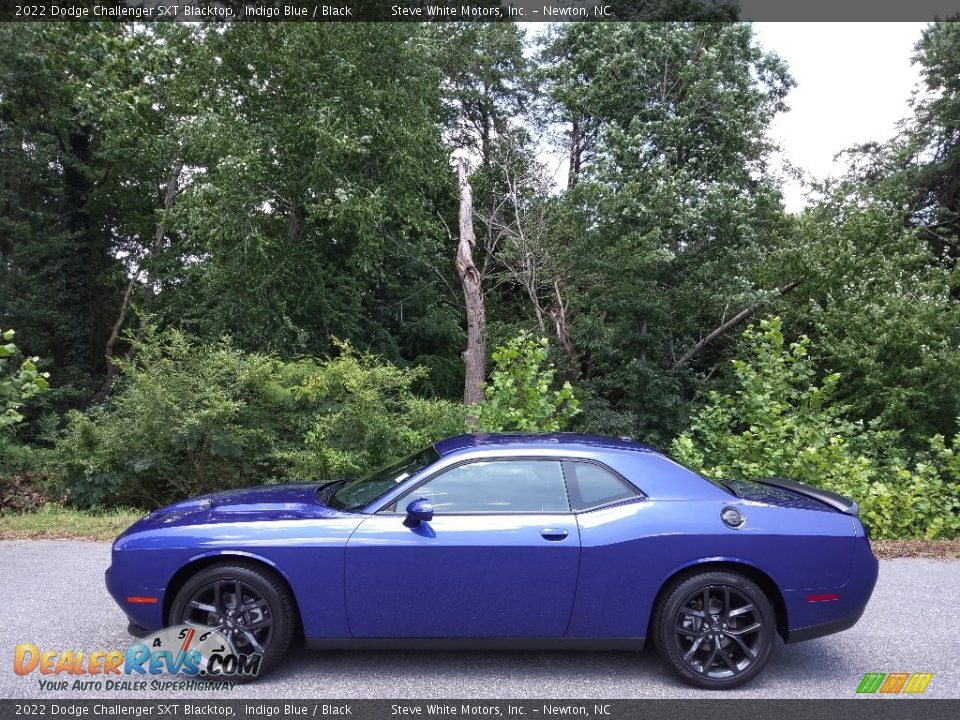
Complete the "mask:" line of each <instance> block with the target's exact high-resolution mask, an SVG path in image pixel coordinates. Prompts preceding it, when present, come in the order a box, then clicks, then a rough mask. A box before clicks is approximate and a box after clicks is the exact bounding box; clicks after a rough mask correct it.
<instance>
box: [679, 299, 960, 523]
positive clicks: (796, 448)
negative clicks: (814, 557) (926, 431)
mask: <svg viewBox="0 0 960 720" xmlns="http://www.w3.org/2000/svg"><path fill="white" fill-rule="evenodd" d="M744 338H745V340H746V342H747V345H748V346H749V347H750V351H751V353H752V358H751V359H750V360H749V361H746V360H735V361H734V363H733V369H734V378H735V383H736V386H737V387H738V389H737V390H736V391H735V393H733V394H732V395H731V394H721V393H718V392H715V391H714V392H711V393H710V394H709V396H708V398H707V402H706V404H705V406H704V407H702V408H701V409H700V410H699V412H697V413H696V414H695V416H694V418H693V421H692V423H691V426H690V429H689V430H688V431H687V432H686V433H684V434H682V435H681V436H679V437H678V438H677V439H676V440H675V441H674V442H673V446H672V449H673V454H674V456H675V457H676V458H677V459H678V460H679V461H680V462H683V463H685V464H687V465H689V466H690V467H692V468H694V469H697V470H699V471H700V472H702V473H704V474H705V475H708V476H711V477H717V478H722V477H730V478H745V479H755V478H762V477H769V476H783V477H788V478H791V479H794V480H799V481H801V482H804V483H808V484H810V485H814V486H817V487H823V488H826V489H829V490H833V491H834V492H838V493H841V494H843V495H848V496H850V497H853V498H854V499H856V500H858V501H859V502H860V505H861V517H862V518H863V520H864V522H865V523H866V524H867V525H868V526H869V527H870V530H871V533H872V534H873V535H874V536H875V537H920V536H925V537H931V538H932V537H955V536H956V535H957V534H958V533H960V484H958V481H960V469H958V462H957V458H956V455H955V453H954V450H952V449H948V448H947V447H946V446H945V444H944V440H943V438H941V437H939V436H938V437H937V438H934V439H933V440H932V441H931V449H930V452H929V454H928V455H927V456H926V457H925V458H923V459H921V460H922V461H919V460H918V461H917V462H916V463H915V464H914V465H913V467H912V468H911V467H909V466H908V465H909V463H907V461H906V459H905V458H904V457H903V456H902V454H900V453H898V452H896V450H895V448H896V441H897V433H895V432H891V431H880V430H877V429H876V428H874V427H870V426H867V425H864V424H863V423H861V422H851V421H850V420H848V419H846V417H845V413H846V410H847V409H846V408H845V407H843V406H842V405H838V404H835V403H833V402H832V397H833V394H834V389H835V387H836V384H837V382H838V380H839V375H837V374H833V375H828V376H826V377H825V378H824V379H823V381H822V382H821V383H820V384H817V383H816V382H815V381H814V377H815V372H814V368H813V365H812V363H811V362H810V359H809V352H808V350H809V347H810V341H809V339H808V338H806V337H803V338H801V339H800V341H799V342H796V343H793V344H791V345H790V346H789V347H785V344H784V338H783V332H782V327H781V321H780V319H779V318H772V319H770V320H765V321H762V322H761V323H760V328H759V330H757V329H755V328H754V327H751V328H749V329H748V330H747V331H746V332H745V333H744ZM956 443H957V441H956V440H954V446H955V447H956Z"/></svg>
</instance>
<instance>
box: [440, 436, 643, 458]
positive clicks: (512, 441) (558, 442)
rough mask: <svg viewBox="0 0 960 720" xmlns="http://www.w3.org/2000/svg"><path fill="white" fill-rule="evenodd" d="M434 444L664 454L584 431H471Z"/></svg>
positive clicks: (444, 449)
mask: <svg viewBox="0 0 960 720" xmlns="http://www.w3.org/2000/svg"><path fill="white" fill-rule="evenodd" d="M433 447H434V449H435V450H436V451H437V452H438V453H440V454H441V455H449V454H451V453H454V452H458V451H461V450H472V449H479V448H483V447H488V448H491V449H503V450H505V449H510V448H513V449H518V450H538V449H541V450H543V449H547V448H549V449H551V450H591V449H595V448H606V449H611V450H632V451H634V452H648V453H656V454H658V455H659V454H661V453H660V451H659V450H657V449H656V448H653V447H650V446H649V445H644V444H643V443H640V442H637V441H636V440H632V439H630V438H614V437H605V436H603V435H583V434H581V433H468V434H466V435H457V436H455V437H451V438H446V439H445V440H440V441H438V442H437V443H435V444H434V446H433Z"/></svg>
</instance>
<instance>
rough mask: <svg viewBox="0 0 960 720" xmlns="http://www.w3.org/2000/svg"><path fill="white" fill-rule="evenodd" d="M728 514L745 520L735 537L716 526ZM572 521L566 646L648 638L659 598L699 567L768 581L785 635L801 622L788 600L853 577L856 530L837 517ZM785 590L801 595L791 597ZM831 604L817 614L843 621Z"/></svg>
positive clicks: (758, 514) (648, 514)
mask: <svg viewBox="0 0 960 720" xmlns="http://www.w3.org/2000/svg"><path fill="white" fill-rule="evenodd" d="M731 500H735V499H734V498H731ZM725 507H736V508H738V509H739V510H740V511H741V512H742V513H743V514H744V515H745V516H746V518H747V522H746V523H745V525H744V526H743V527H742V528H739V529H731V528H728V527H727V526H726V525H724V524H723V522H722V521H721V520H720V512H721V510H722V509H723V508H725ZM578 522H579V525H580V537H581V548H582V549H581V557H580V575H579V581H578V585H577V598H576V601H575V603H574V610H573V614H572V616H571V619H570V627H569V629H568V635H570V636H572V637H593V636H598V637H626V636H631V637H637V636H643V635H645V634H646V632H647V626H648V623H649V619H650V614H651V612H652V610H653V604H654V602H655V600H656V595H657V592H658V591H659V589H660V588H661V587H662V586H663V584H664V583H665V582H667V580H668V579H669V578H670V577H671V576H672V575H674V574H675V573H676V572H678V571H681V570H683V569H685V568H688V567H692V566H694V565H697V564H701V563H707V562H719V561H726V562H735V563H740V564H743V565H748V566H751V567H754V568H756V569H757V570H759V571H761V572H763V573H764V574H766V575H767V576H768V577H770V578H771V580H773V582H774V583H775V584H776V585H777V586H778V587H779V588H781V590H783V591H784V599H785V600H787V598H788V597H789V598H790V600H791V602H788V607H787V615H788V618H787V619H788V624H789V625H790V626H791V627H793V626H794V620H793V617H794V616H796V617H800V615H795V614H796V613H797V610H796V609H795V608H793V607H792V600H793V599H795V598H800V597H801V596H802V597H803V598H805V597H806V595H807V594H811V593H812V592H814V591H817V590H827V589H832V588H840V587H842V586H843V585H844V584H845V583H847V582H848V580H849V579H850V575H851V565H852V561H853V553H854V546H855V538H854V530H853V527H852V521H851V518H849V517H847V516H844V515H841V514H839V513H833V512H818V511H810V510H794V509H788V508H775V507H768V506H763V505H756V504H751V503H743V502H725V503H717V502H712V501H710V502H672V501H655V500H644V501H639V502H633V503H627V504H624V505H619V506H614V507H611V508H607V509H602V510H596V511H593V512H588V513H582V514H581V515H579V516H578ZM871 588H872V586H871ZM791 589H792V590H797V591H798V593H797V594H796V595H795V596H794V595H788V594H787V593H786V591H787V590H791ZM864 602H865V601H864ZM804 603H805V600H804ZM805 604H806V603H805ZM829 605H831V604H830V603H821V606H820V607H819V608H818V611H819V612H820V613H821V614H822V615H823V616H825V617H826V619H824V620H823V621H824V622H826V621H828V620H829V619H832V618H833V617H834V616H835V615H837V612H838V611H839V612H841V613H842V612H843V609H841V608H837V609H834V608H831V607H828V606H829ZM803 618H804V620H805V621H806V620H807V619H809V618H808V615H803Z"/></svg>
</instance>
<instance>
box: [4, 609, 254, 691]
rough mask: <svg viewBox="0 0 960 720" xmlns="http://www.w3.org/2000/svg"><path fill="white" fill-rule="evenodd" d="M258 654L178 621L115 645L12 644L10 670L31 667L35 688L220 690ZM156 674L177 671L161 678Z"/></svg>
mask: <svg viewBox="0 0 960 720" xmlns="http://www.w3.org/2000/svg"><path fill="white" fill-rule="evenodd" d="M262 659H263V657H262V656H261V655H259V654H257V653H251V654H241V653H238V652H237V651H236V649H235V648H234V646H233V644H232V643H231V642H230V640H229V639H228V638H227V637H226V636H225V635H223V634H221V633H220V632H218V631H217V630H214V629H212V628H203V627H195V626H192V625H178V626H175V627H170V628H166V629H164V630H161V631H159V632H157V633H154V634H152V635H149V636H147V637H145V638H143V640H141V641H140V642H138V643H134V644H133V645H131V646H130V647H129V648H127V649H126V651H120V650H92V651H84V650H41V649H40V648H39V647H37V646H36V645H34V644H32V643H21V644H20V645H17V646H16V648H14V653H13V671H14V672H15V673H16V674H17V675H22V676H28V675H31V674H33V673H36V674H37V675H39V676H40V677H39V678H38V682H39V685H40V690H41V691H62V690H97V691H104V690H106V691H111V690H112V691H131V690H133V691H137V690H205V689H206V690H223V689H233V686H234V684H235V682H234V681H235V680H236V679H237V678H240V677H243V678H250V677H255V676H256V675H257V673H259V671H260V662H261V660H262ZM162 676H178V679H176V680H172V679H165V678H163V677H162Z"/></svg>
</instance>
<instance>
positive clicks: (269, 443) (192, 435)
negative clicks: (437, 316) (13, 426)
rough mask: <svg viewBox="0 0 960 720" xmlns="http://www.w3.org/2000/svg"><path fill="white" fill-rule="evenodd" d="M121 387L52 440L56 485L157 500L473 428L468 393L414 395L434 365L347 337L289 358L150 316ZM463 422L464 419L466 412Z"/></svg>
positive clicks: (379, 453)
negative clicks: (324, 353) (461, 414)
mask: <svg viewBox="0 0 960 720" xmlns="http://www.w3.org/2000/svg"><path fill="white" fill-rule="evenodd" d="M131 342H132V343H133V348H134V355H133V358H134V359H132V360H122V361H119V362H118V365H119V366H120V369H121V371H122V375H121V379H120V381H119V382H118V383H117V386H116V389H115V392H114V395H113V396H112V397H111V399H110V400H109V402H108V403H107V404H105V405H103V406H100V407H95V408H93V409H91V410H88V411H87V412H85V413H81V412H78V411H72V412H71V413H69V414H68V416H67V422H66V427H65V428H64V429H63V430H62V431H60V433H59V434H58V435H57V437H56V438H55V442H54V446H53V448H52V450H50V451H48V452H47V453H46V454H45V458H44V467H45V470H46V472H47V473H48V475H49V478H50V479H49V486H50V490H51V493H52V495H53V497H58V498H63V499H64V500H65V501H66V502H67V503H69V504H72V505H76V506H80V507H97V506H117V505H131V506H141V507H142V506H145V505H146V506H151V505H153V506H156V505H161V504H165V503H168V502H171V501H173V500H177V499H180V498H183V497H186V496H191V495H196V494H199V493H205V492H213V491H218V490H223V489H228V488H234V487H242V486H248V485H255V484H260V483H264V482H280V481H286V480H314V479H329V478H334V477H339V476H341V475H353V474H358V473H362V472H366V471H367V470H370V469H372V468H373V466H374V465H376V464H378V463H382V462H384V461H386V460H387V459H390V458H391V457H393V456H396V455H400V454H403V453H405V452H408V451H410V450H412V449H414V447H417V446H419V445H424V444H426V443H428V442H430V441H431V440H434V439H437V438H438V437H439V436H441V435H443V434H447V433H449V432H451V431H452V430H453V429H454V428H459V427H460V426H459V425H458V424H457V412H456V407H455V406H453V405H451V404H450V403H443V402H439V401H425V400H419V399H417V398H415V397H413V396H412V395H411V394H410V392H409V384H410V382H412V381H413V379H415V378H416V377H419V375H420V374H421V373H422V371H421V370H419V369H412V370H401V369H399V368H396V367H393V366H391V365H389V364H387V363H385V362H384V361H382V360H381V359H379V358H376V357H374V356H370V355H360V354H359V353H357V352H356V351H355V350H353V349H352V348H351V347H350V346H349V345H341V346H340V349H341V356H340V357H338V358H335V359H329V360H315V359H311V358H307V359H303V360H297V361H295V362H283V361H281V360H279V359H277V358H274V357H270V356H266V355H261V354H257V353H244V352H242V351H241V350H238V349H237V348H235V347H233V346H232V345H231V344H230V343H229V342H227V341H222V342H220V343H218V344H215V345H207V346H198V345H195V344H192V343H191V342H190V341H189V340H188V339H187V338H186V337H185V336H184V335H183V334H182V333H180V332H178V331H176V330H165V331H163V332H157V331H156V330H154V329H152V328H149V327H148V328H147V330H146V332H145V333H144V335H143V337H142V338H141V339H139V340H136V339H131ZM461 423H462V420H461Z"/></svg>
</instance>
